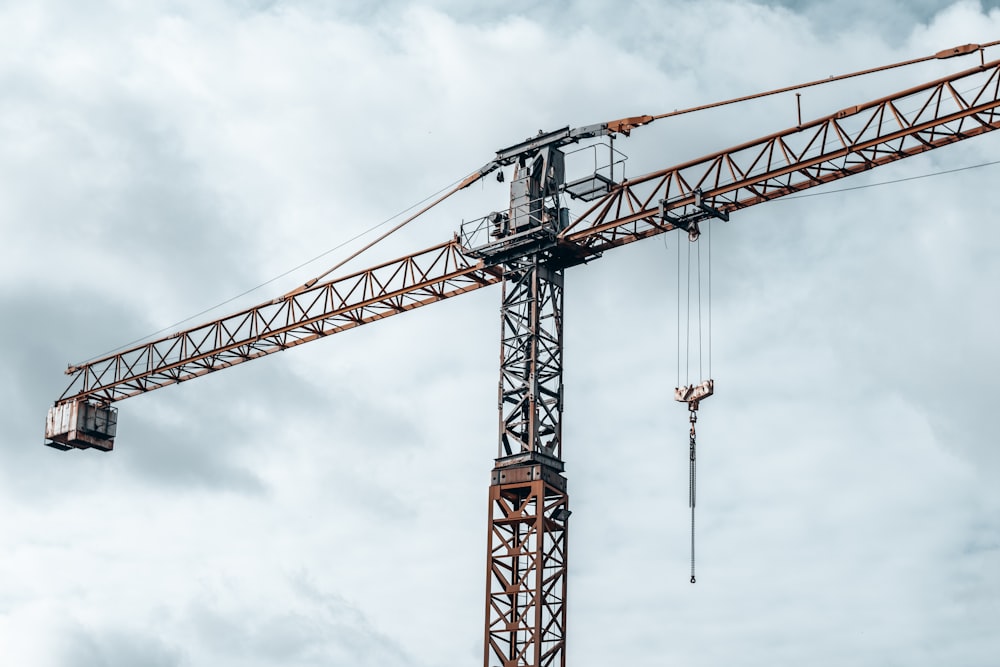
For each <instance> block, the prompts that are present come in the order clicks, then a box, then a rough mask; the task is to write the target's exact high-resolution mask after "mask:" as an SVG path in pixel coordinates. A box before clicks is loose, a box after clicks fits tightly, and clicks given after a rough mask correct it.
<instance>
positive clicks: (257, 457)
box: [0, 0, 1000, 667]
mask: <svg viewBox="0 0 1000 667" xmlns="http://www.w3.org/2000/svg"><path fill="white" fill-rule="evenodd" d="M84 4H86V5H87V6H86V8H85V9H84ZM536 4H537V3H533V2H526V1H524V0H515V1H511V2H504V3H487V4H485V5H484V6H479V5H477V4H475V3H468V2H461V1H459V0H440V1H439V2H428V3H409V2H402V1H399V2H397V1H395V0H387V1H385V2H360V1H358V2H344V3H324V2H314V1H311V0H298V1H295V0H290V1H288V2H265V1H263V0H259V1H255V0H229V1H228V2H227V1H223V0H216V1H213V2H206V1H203V0H200V1H197V2H195V1H193V0H192V1H183V0H177V1H168V0H162V1H156V2H147V3H117V2H108V3H73V2H67V1H62V2H60V1H58V0H43V1H40V2H33V3H16V2H0V26H3V33H4V42H5V43H4V46H3V47H2V48H0V81H2V89H3V94H2V95H0V136H2V142H0V173H2V182H3V188H2V191H0V239H2V242H0V313H2V318H3V325H2V327H0V337H2V343H3V344H2V345H0V354H2V355H3V368H4V371H3V373H2V375H0V402H2V404H3V405H4V406H5V409H6V418H5V419H4V420H3V424H4V428H3V430H2V434H0V452H2V461H0V516H2V519H0V662H3V664H12V665H26V666H34V665H39V666H59V667H62V666H73V667H76V666H85V667H92V666H93V667H97V666H101V667H124V666H132V665H149V666H153V667H160V666H163V667H167V666H170V667H174V666H181V665H184V666H187V665H192V666H193V665H219V666H220V667H228V666H236V665H239V666H250V667H254V666H257V665H261V666H264V665H276V664H281V665H296V666H299V665H301V666H313V665H358V666H362V667H364V666H379V667H391V666H395V665H414V666H419V667H430V666H438V665H440V666H450V665H468V664H481V660H482V623H483V607H484V601H483V589H484V571H485V539H486V525H485V520H486V510H487V503H486V499H487V496H486V493H487V485H488V481H489V470H490V468H491V466H492V457H493V456H495V452H496V433H495V429H496V382H497V358H498V351H499V340H498V331H499V326H498V320H497V317H498V307H499V296H500V295H499V290H497V289H489V290H481V291H478V292H475V293H472V294H469V295H465V296H462V297H460V298H456V299H452V300H450V301H446V302H442V303H439V304H436V305H434V306H433V307H431V308H426V309H421V310H419V311H416V312H413V313H409V314H406V315H404V316H401V317H395V318H390V319H389V320H386V321H384V322H380V323H378V324H375V325H372V326H366V327H363V328H361V329H358V330H355V331H352V332H349V333H346V334H343V335H339V336H335V337H333V338H330V339H326V340H323V341H319V342H316V343H313V344H311V345H307V346H305V347H303V348H299V349H296V350H295V351H292V352H288V353H285V354H279V355H274V356H272V357H269V358H266V359H262V360H259V361H256V362H254V363H252V364H247V365H244V366H241V367H236V368H232V369H229V370H227V371H226V372H224V373H218V374H215V375H213V376H209V377H207V378H203V379H200V380H198V381H197V382H193V383H188V384H185V385H183V386H181V387H170V388H167V389H164V390H161V391H157V392H153V393H151V394H147V395H143V396H140V397H136V398H132V399H129V400H127V401H124V402H123V403H121V404H119V408H120V411H121V412H120V424H119V438H118V440H117V442H116V449H115V451H114V452H113V453H111V454H101V453H98V452H94V451H85V452H66V453H63V452H59V451H56V450H53V449H50V448H46V447H43V446H42V445H41V441H42V426H43V421H44V416H45V411H46V409H47V407H48V406H49V405H50V404H51V402H52V401H53V400H54V399H55V398H57V397H58V396H59V394H60V393H61V392H62V391H63V389H64V388H65V386H66V384H67V381H68V378H67V377H66V376H64V375H63V370H64V369H65V367H66V365H67V364H69V363H75V362H79V361H83V360H85V359H88V358H91V357H93V356H96V355H99V354H101V353H103V352H106V351H108V350H110V349H113V348H115V347H117V346H119V345H121V344H123V343H127V342H129V341H133V340H136V339H138V338H141V337H143V336H146V335H148V334H150V333H153V332H156V331H160V330H162V329H167V330H172V329H174V328H177V325H178V323H179V322H181V321H183V320H185V318H188V317H190V316H195V319H194V320H192V323H196V322H198V321H201V320H204V319H208V318H210V317H213V316H215V315H223V314H225V313H226V312H227V311H229V310H235V309H237V308H239V307H241V306H245V305H249V304H252V303H256V302H260V301H265V300H269V299H270V298H272V297H273V296H275V295H277V294H280V293H283V292H285V291H287V290H289V289H291V288H292V287H294V286H296V285H298V284H300V283H301V282H303V281H304V280H306V279H308V278H309V277H311V276H312V275H316V274H317V273H320V272H322V271H323V270H325V269H326V268H328V267H329V266H330V265H332V264H333V263H335V262H336V261H337V260H338V259H341V258H343V257H344V256H346V253H347V252H348V251H349V250H350V248H351V247H356V244H355V246H347V247H344V248H341V249H340V250H337V251H335V252H333V253H331V254H328V255H325V256H323V257H322V258H321V259H320V260H319V261H317V262H313V263H311V264H307V265H306V266H304V267H302V268H300V269H298V270H296V271H292V272H291V273H287V275H284V276H283V277H281V278H279V279H278V280H276V281H274V282H271V283H270V284H268V285H267V286H265V287H264V288H262V289H260V290H257V291H254V292H252V293H250V294H245V295H244V296H241V297H238V298H236V299H235V300H232V301H229V300H230V299H232V298H233V297H234V296H236V295H240V294H243V293H245V292H246V291H248V290H250V289H251V288H254V287H255V286H258V285H260V284H262V283H265V282H267V281H270V280H271V279H273V278H275V277H276V276H279V275H282V274H286V272H288V271H289V270H291V269H293V268H294V267H298V266H300V265H302V264H303V263H306V262H308V261H309V260H311V259H312V258H314V257H317V256H318V255H320V254H321V253H324V252H325V251H327V250H329V249H331V248H335V247H338V246H340V245H341V244H342V243H344V242H345V241H348V240H349V239H351V238H352V237H354V236H356V235H357V234H359V233H361V232H363V231H364V230H367V229H369V228H370V227H372V226H373V225H375V224H378V223H380V222H382V221H384V220H386V219H388V218H390V217H391V216H393V215H395V214H396V213H398V212H399V211H401V210H403V209H405V208H407V207H408V206H410V205H411V204H413V203H415V202H417V201H419V200H421V199H423V198H424V197H426V196H427V195H429V194H431V193H433V192H435V191H437V190H439V189H440V188H442V187H444V186H446V185H448V184H449V183H452V182H453V181H455V180H456V179H458V178H461V177H462V176H464V175H465V174H467V173H469V172H470V171H472V170H474V169H476V168H478V167H479V166H480V165H482V164H484V163H485V162H487V161H488V160H489V159H490V158H491V157H492V155H493V153H494V151H496V150H497V149H499V148H501V147H504V146H508V145H510V144H513V143H516V142H518V141H520V140H522V139H524V138H525V137H527V136H529V135H533V134H535V133H536V132H537V131H538V130H539V129H546V130H549V129H555V128H559V127H563V126H566V125H572V126H578V125H585V124H589V123H595V122H600V121H606V120H610V119H614V118H620V117H624V116H631V115H637V114H644V113H650V114H655V113H660V112H663V111H669V110H672V109H675V108H683V107H689V106H694V105H698V104H703V103H706V102H711V101H714V100H719V99H725V98H731V97H735V96H739V95H744V94H748V93H753V92H757V91H761V90H765V89H769V88H775V87H780V86H785V85H789V84H792V83H796V82H800V81H807V80H812V79H817V78H823V77H827V76H830V75H833V74H839V73H844V72H849V71H854V70H858V69H864V68H868V67H873V66H877V65H880V64H885V63H890V62H895V61H899V60H904V59H910V58H916V57H920V56H925V55H929V54H931V53H934V52H936V51H939V50H941V49H945V48H949V47H952V46H955V45H959V44H966V43H970V42H986V41H991V40H995V39H1000V7H998V5H1000V3H997V2H994V1H993V0H991V1H990V2H982V3H978V2H974V1H969V0H963V1H959V2H954V3H952V2H946V1H944V0H914V1H906V2H904V1H903V0H894V1H892V2H881V3H869V2H865V1H862V0H851V1H849V2H839V3H829V2H824V1H822V0H815V1H814V0H803V1H800V2H795V1H792V0H785V1H781V2H763V1H760V2H752V1H750V0H708V1H706V2H699V3H693V2H680V1H665V2H652V1H649V2H631V3H601V2H596V1H592V0H577V1H566V2H552V3H548V4H547V5H546V6H545V7H544V8H538V7H536ZM987 55H988V57H992V58H997V57H1000V49H992V50H990V51H988V53H987ZM971 64H972V63H971V62H969V61H968V60H965V61H963V60H949V61H945V62H935V63H932V64H930V65H925V66H919V67H914V68H909V69H904V70H895V71H893V72H891V73H887V74H881V75H878V76H875V77H871V78H869V79H864V80H859V81H852V82H850V83H842V84H836V85H834V86H831V87H830V88H829V89H825V88H824V89H822V90H820V89H810V90H809V91H806V92H804V93H803V97H802V106H803V115H804V116H805V117H807V118H810V117H814V116H819V115H823V114H827V113H831V112H833V111H835V110H836V109H839V108H843V107H845V106H848V105H850V104H857V103H860V102H863V101H865V100H868V99H871V98H874V97H880V96H883V95H886V94H889V93H891V92H894V91H895V90H899V89H903V88H906V87H909V86H912V85H915V84H916V83H919V82H921V81H925V80H929V79H931V78H934V77H936V76H939V75H941V74H942V73H944V72H947V71H953V70H955V69H959V68H963V67H966V66H969V65H971ZM794 124H795V99H794V96H792V95H783V96H777V97H775V98H770V99H768V100H767V101H763V102H758V103H755V104H752V105H742V106H739V107H736V108H727V109H724V110H718V111H713V112H710V113H709V112H706V113H700V114H696V115H693V116H689V117H683V118H677V119H674V120H672V121H671V120H666V121H662V122H661V123H659V124H654V125H653V126H650V127H649V128H643V129H641V130H637V131H636V132H634V133H633V135H632V137H631V138H629V139H627V140H623V141H621V142H618V143H617V144H616V146H617V147H618V148H620V149H621V150H622V151H623V152H624V153H626V154H627V155H628V156H629V162H628V163H627V164H626V169H627V172H626V173H628V174H629V175H637V174H639V173H643V172H644V171H648V170H652V169H656V168H661V167H667V166H670V165H673V164H676V163H679V162H682V161H685V160H688V159H691V158H694V157H698V156H700V155H703V154H706V153H709V152H712V151H715V150H719V149H722V148H725V147H727V146H729V145H734V144H737V143H741V142H743V141H745V140H748V139H751V138H754V137H757V136H761V135H764V134H768V133H771V132H773V131H776V130H779V129H782V128H784V127H788V126H791V125H794ZM998 155H1000V136H996V137H994V136H992V135H987V136H985V137H981V138H977V139H973V140H971V141H968V142H963V143H959V144H957V145H955V146H951V147H948V148H945V149H941V150H938V151H934V152H932V153H930V154H927V155H924V156H921V157H917V158H913V159H911V160H907V161H904V162H901V163H897V164H894V165H891V166H887V167H884V168H881V169H878V170H875V171H874V172H871V173H869V174H866V175H862V176H858V177H855V178H854V179H852V180H849V181H842V182H840V183H838V184H835V185H834V186H831V187H828V188H827V189H826V191H825V194H821V195H819V196H814V197H803V198H798V199H795V200H789V201H778V202H773V203H770V204H767V205H763V206H760V207H757V208H755V209H750V210H747V211H744V212H741V213H739V214H737V215H734V216H733V221H732V222H731V223H729V224H727V225H720V226H716V227H714V229H713V233H712V244H713V245H712V261H713V266H712V281H713V304H712V318H713V319H712V327H713V338H712V375H713V376H714V378H715V380H716V383H717V385H716V386H717V395H716V396H715V397H713V398H712V399H710V400H709V401H708V402H706V403H705V404H704V406H703V408H702V412H701V420H700V422H699V443H700V445H701V447H700V457H699V464H700V465H699V487H700V488H699V507H698V512H699V578H698V584H697V585H694V586H692V585H691V584H690V583H688V551H687V549H688V533H687V530H688V520H689V517H688V510H687V433H686V428H687V426H686V417H687V415H686V412H685V410H684V409H683V406H680V405H678V404H675V403H674V402H673V401H672V400H671V395H672V391H673V388H674V386H675V384H676V381H677V346H676V340H675V337H676V331H677V314H676V313H677V311H676V308H677V306H676V299H677V284H676V274H677V260H676V258H677V250H678V246H677V244H679V243H682V240H681V239H679V238H677V237H676V235H672V236H670V237H668V238H666V239H663V238H657V239H651V240H648V241H645V242H642V243H637V244H634V245H632V246H629V247H625V248H621V249H617V250H615V251H613V252H610V253H608V254H607V255H605V257H603V258H602V259H601V260H600V261H597V262H594V263H592V264H590V265H587V266H582V267H577V268H574V269H571V270H570V271H569V272H568V274H567V301H566V320H567V329H566V331H567V341H566V369H565V381H566V391H567V400H566V411H565V426H564V429H565V437H564V441H565V449H564V453H565V457H566V460H567V470H568V477H569V483H570V494H571V504H572V506H573V509H574V514H573V519H572V532H571V537H570V570H571V574H570V587H571V590H570V597H569V612H568V613H569V630H568V634H569V648H568V651H567V654H568V661H569V663H570V664H572V665H574V666H575V665H601V664H629V665H636V666H643V665H650V666H651V665H661V664H677V665H692V666H699V665H706V666H707V665H720V664H730V665H746V666H750V667H753V666H757V665H772V664H798V663H805V662H808V663H809V664H812V665H816V666H824V665H842V664H854V665H872V666H875V665H879V666H882V665H906V666H908V667H913V666H927V667H930V666H935V667H936V666H938V665H945V664H950V665H964V666H969V667H976V666H986V665H995V664H996V660H997V658H996V656H997V655H1000V633H998V632H997V630H996V628H997V627H998V619H1000V450H998V448H997V435H996V434H997V432H998V431H1000V417H998V411H997V407H996V405H995V403H996V398H997V397H998V391H997V386H996V382H997V380H996V378H997V376H998V373H1000V353H998V352H997V349H996V345H995V338H996V332H997V331H998V330H1000V311H998V308H997V302H998V299H1000V288H998V285H1000V263H998V262H997V259H996V258H997V257H998V256H1000V226H998V225H997V224H996V221H995V215H996V209H997V201H996V198H997V196H998V195H997V191H996V189H995V182H996V178H997V174H998V169H1000V167H998V166H989V165H986V163H990V162H994V161H996V160H997V159H1000V158H998V157H997V156H998ZM983 165H986V166H983ZM966 167H974V168H970V169H964V170H962V171H954V170H958V169H963V168H966ZM949 171H950V172H951V173H942V172H949ZM923 176H927V177H926V178H916V177H923ZM904 179H911V180H904ZM891 181H899V182H896V183H890V182H891ZM859 185H871V186H873V187H866V188H864V189H852V190H848V191H841V192H833V191H834V190H843V189H844V188H854V187H856V186H859ZM506 197H507V193H506V192H505V190H504V186H502V185H500V184H498V183H496V182H495V181H493V180H492V179H488V180H487V181H486V182H484V183H483V184H477V185H476V186H474V187H473V188H470V189H469V190H468V191H465V192H463V193H461V196H459V197H456V198H455V199H454V201H453V202H450V203H449V206H447V207H444V208H442V209H441V210H440V211H438V212H435V214H434V215H430V216H428V217H427V219H426V220H422V221H421V222H420V223H414V224H413V225H411V226H410V227H408V228H407V229H406V230H404V232H402V233H401V234H400V235H398V237H393V239H392V240H391V242H389V243H387V244H385V247H384V248H379V249H377V250H376V251H374V252H373V253H370V254H369V255H367V256H366V257H365V258H363V259H362V261H361V262H360V263H355V264H353V265H352V266H355V267H357V268H360V267H362V266H364V265H366V264H368V263H371V264H374V263H376V262H377V261H380V260H383V259H390V258H392V257H394V256H397V255H400V254H404V253H406V252H409V251H413V250H419V249H422V248H424V247H427V246H429V245H432V244H435V243H437V242H440V241H443V240H446V239H448V238H450V237H451V234H452V233H453V232H454V231H455V230H457V228H458V226H459V225H460V223H461V221H462V220H463V219H466V220H468V219H472V218H476V217H479V216H482V215H484V214H486V213H488V212H490V211H492V210H497V209H502V208H504V207H505V206H506ZM683 243H685V244H686V241H683ZM683 251H684V252H685V253H686V245H685V246H683ZM227 301H228V303H227V304H226V305H225V306H224V307H222V308H221V309H217V310H213V311H211V312H209V313H203V311H206V310H207V309H210V308H212V307H213V306H216V305H217V304H220V303H223V302H227Z"/></svg>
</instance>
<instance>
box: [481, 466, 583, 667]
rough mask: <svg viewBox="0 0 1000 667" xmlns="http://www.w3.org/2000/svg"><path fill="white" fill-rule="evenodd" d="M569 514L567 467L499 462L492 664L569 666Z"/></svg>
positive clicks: (492, 521)
mask: <svg viewBox="0 0 1000 667" xmlns="http://www.w3.org/2000/svg"><path fill="white" fill-rule="evenodd" d="M569 514H570V511H569V497H568V496H567V494H566V479H565V478H564V477H562V476H561V475H560V474H559V473H557V472H555V471H554V470H552V469H550V468H548V467H547V466H545V465H543V464H537V465H527V466H514V467H498V468H496V469H494V471H493V483H492V485H491V486H490V509H489V541H488V544H487V554H486V625H485V634H486V642H485V647H484V653H483V664H484V665H485V666H486V667H494V666H495V667H525V666H531V667H565V665H566V572H567V570H566V564H567V560H566V557H567V545H568V539H567V533H568V529H569V526H568V522H567V519H568V518H569Z"/></svg>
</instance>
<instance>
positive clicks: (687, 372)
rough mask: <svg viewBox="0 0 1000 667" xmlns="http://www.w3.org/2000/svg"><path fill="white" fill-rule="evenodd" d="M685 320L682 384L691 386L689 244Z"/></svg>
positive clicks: (689, 250) (689, 245) (689, 248)
mask: <svg viewBox="0 0 1000 667" xmlns="http://www.w3.org/2000/svg"><path fill="white" fill-rule="evenodd" d="M687 255H688V256H687V285H686V287H687V318H686V320H685V326H684V333H685V348H684V384H691V244H690V243H689V244H688V253H687Z"/></svg>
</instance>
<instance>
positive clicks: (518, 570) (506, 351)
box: [476, 137, 569, 667]
mask: <svg viewBox="0 0 1000 667" xmlns="http://www.w3.org/2000/svg"><path fill="white" fill-rule="evenodd" d="M541 143H544V137H543V138H541ZM564 164H565V160H564V154H563V152H562V151H561V150H560V149H559V147H558V146H557V145H554V144H548V145H542V146H541V147H539V148H537V149H528V150H526V151H525V152H523V153H522V154H521V155H520V156H518V159H517V161H516V162H515V164H514V170H513V171H514V173H513V178H512V181H511V186H510V208H509V209H508V211H506V212H503V213H493V214H491V215H489V216H487V220H488V222H489V225H490V237H491V241H490V242H489V243H488V244H487V245H486V246H483V247H480V248H477V249H476V254H478V255H479V256H480V257H482V258H483V259H485V260H486V261H488V262H489V263H491V264H492V263H496V264H499V265H500V266H502V269H503V295H502V299H501V308H500V315H501V344H500V382H499V386H498V408H499V442H498V446H497V459H496V465H495V467H494V468H493V472H492V475H491V483H490V490H489V535H488V544H487V564H486V571H487V584H486V585H487V591H486V628H485V637H486V641H485V647H484V652H485V656H484V664H487V665H490V664H498V663H499V664H500V665H502V666H503V667H516V666H520V665H558V666H562V665H565V627H566V606H565V600H566V544H567V540H566V532H567V531H566V528H567V525H566V524H567V519H568V518H569V496H568V494H567V491H566V478H565V477H564V476H563V469H564V467H563V462H562V409H563V400H562V399H563V382H562V368H563V316H562V311H563V274H564V270H565V267H566V264H567V262H566V260H565V258H563V257H562V252H561V251H560V250H559V248H558V244H557V238H558V235H559V233H560V232H562V231H563V230H564V229H565V228H566V227H567V225H568V220H569V216H568V210H567V209H565V208H562V207H561V206H560V201H559V193H560V191H561V190H562V188H563V186H564V184H565V167H564Z"/></svg>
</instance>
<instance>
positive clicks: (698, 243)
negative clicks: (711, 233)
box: [695, 236, 705, 382]
mask: <svg viewBox="0 0 1000 667" xmlns="http://www.w3.org/2000/svg"><path fill="white" fill-rule="evenodd" d="M695 245H696V246H698V381H699V382H700V381H701V380H703V379H705V374H704V369H703V368H702V363H701V360H702V356H703V355H702V348H703V347H704V341H703V337H702V331H701V322H702V316H701V237H700V236H699V237H698V240H697V241H695Z"/></svg>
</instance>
